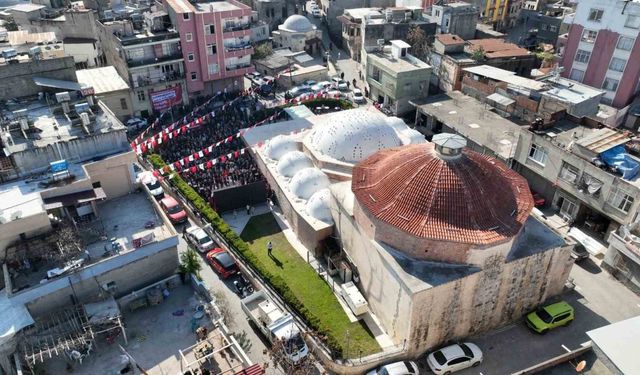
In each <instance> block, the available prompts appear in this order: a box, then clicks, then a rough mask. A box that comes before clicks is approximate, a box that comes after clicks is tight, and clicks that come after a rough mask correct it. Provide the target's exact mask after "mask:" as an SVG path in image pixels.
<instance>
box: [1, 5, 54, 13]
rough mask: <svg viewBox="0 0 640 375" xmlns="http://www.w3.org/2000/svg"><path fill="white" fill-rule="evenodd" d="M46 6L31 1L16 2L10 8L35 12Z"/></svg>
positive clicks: (17, 10)
mask: <svg viewBox="0 0 640 375" xmlns="http://www.w3.org/2000/svg"><path fill="white" fill-rule="evenodd" d="M44 8H46V6H44V5H39V4H31V3H27V4H16V5H14V6H11V7H9V9H10V10H13V11H16V12H34V11H36V10H40V9H44Z"/></svg>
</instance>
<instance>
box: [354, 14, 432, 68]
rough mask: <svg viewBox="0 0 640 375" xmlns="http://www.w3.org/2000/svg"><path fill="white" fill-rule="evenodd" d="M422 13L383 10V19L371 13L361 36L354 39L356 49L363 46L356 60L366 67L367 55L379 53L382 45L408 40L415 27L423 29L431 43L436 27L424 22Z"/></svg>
mask: <svg viewBox="0 0 640 375" xmlns="http://www.w3.org/2000/svg"><path fill="white" fill-rule="evenodd" d="M420 13H421V9H415V8H407V7H395V8H387V9H384V10H381V11H380V15H381V17H378V16H377V15H375V14H372V13H371V12H370V14H369V15H368V16H366V17H365V18H364V21H363V22H362V23H361V24H360V36H359V37H355V38H354V39H353V44H354V47H357V44H360V45H361V48H360V50H359V51H360V56H359V57H356V58H355V59H356V60H357V61H362V63H363V64H364V65H366V61H367V53H369V52H372V51H378V50H379V49H380V45H381V44H388V43H389V42H390V41H392V40H404V39H406V37H407V34H408V33H409V30H411V28H413V27H418V28H420V29H422V31H424V34H425V36H426V38H427V42H429V41H431V40H432V38H433V36H434V35H435V33H436V25H435V23H433V22H426V21H424V20H423V19H422V17H421V14H420ZM349 28H350V27H349ZM349 42H351V41H349ZM352 58H354V57H353V56H352Z"/></svg>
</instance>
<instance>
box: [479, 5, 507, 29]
mask: <svg viewBox="0 0 640 375" xmlns="http://www.w3.org/2000/svg"><path fill="white" fill-rule="evenodd" d="M509 2H510V1H509V0H486V2H485V8H484V11H483V17H482V18H483V21H484V22H487V23H489V24H491V25H493V28H494V29H496V30H500V31H504V30H505V29H507V28H509V27H510V24H509V16H510V14H509V10H510V8H509Z"/></svg>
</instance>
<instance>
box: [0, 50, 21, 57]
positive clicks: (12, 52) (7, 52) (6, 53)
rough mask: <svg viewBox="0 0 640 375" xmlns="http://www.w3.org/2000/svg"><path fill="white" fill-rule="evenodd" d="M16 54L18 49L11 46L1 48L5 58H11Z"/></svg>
mask: <svg viewBox="0 0 640 375" xmlns="http://www.w3.org/2000/svg"><path fill="white" fill-rule="evenodd" d="M17 56H18V51H16V50H15V49H13V48H9V49H5V50H2V57H4V58H5V59H12V58H14V57H17Z"/></svg>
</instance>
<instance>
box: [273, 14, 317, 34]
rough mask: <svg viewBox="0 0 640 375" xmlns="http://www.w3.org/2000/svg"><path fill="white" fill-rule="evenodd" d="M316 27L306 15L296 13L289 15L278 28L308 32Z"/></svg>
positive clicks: (294, 31)
mask: <svg viewBox="0 0 640 375" xmlns="http://www.w3.org/2000/svg"><path fill="white" fill-rule="evenodd" d="M315 28H316V27H315V26H314V25H313V24H312V23H311V21H309V20H308V19H307V17H305V16H301V15H299V14H294V15H293V16H289V18H287V19H286V20H285V21H284V23H283V24H282V25H280V26H278V29H280V30H285V31H290V32H293V33H307V32H309V31H311V30H313V29H315Z"/></svg>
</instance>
